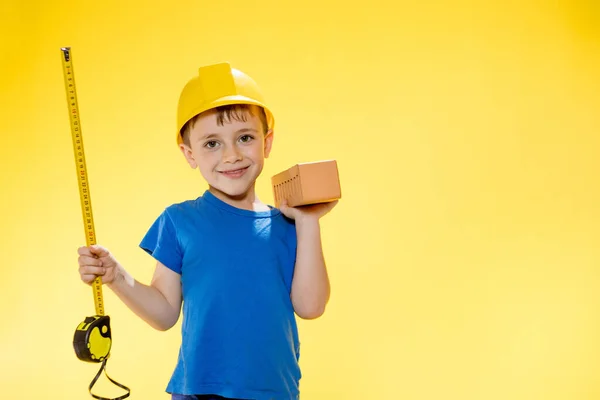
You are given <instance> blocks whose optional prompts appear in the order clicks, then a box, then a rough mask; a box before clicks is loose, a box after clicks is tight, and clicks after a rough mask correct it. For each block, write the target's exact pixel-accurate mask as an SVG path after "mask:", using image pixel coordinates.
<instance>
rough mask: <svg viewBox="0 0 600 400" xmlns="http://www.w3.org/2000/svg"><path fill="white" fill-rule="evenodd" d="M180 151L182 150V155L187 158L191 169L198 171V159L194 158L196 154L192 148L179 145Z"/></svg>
mask: <svg viewBox="0 0 600 400" xmlns="http://www.w3.org/2000/svg"><path fill="white" fill-rule="evenodd" d="M179 150H181V153H182V154H183V156H184V157H185V159H186V161H187V162H188V164H190V167H191V168H192V169H196V168H197V167H198V164H197V163H196V159H195V158H194V154H193V153H192V149H191V148H190V146H188V145H186V144H183V143H181V144H180V145H179Z"/></svg>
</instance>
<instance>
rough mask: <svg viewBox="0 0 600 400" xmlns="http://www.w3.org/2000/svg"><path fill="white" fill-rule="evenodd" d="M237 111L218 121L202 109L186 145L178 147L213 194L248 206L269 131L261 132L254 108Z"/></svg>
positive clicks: (266, 152) (268, 142)
mask: <svg viewBox="0 0 600 400" xmlns="http://www.w3.org/2000/svg"><path fill="white" fill-rule="evenodd" d="M250 110H252V112H250ZM241 113H243V115H244V117H245V118H229V119H228V120H226V121H222V124H220V123H219V121H218V118H217V113H216V112H215V111H214V110H211V111H207V112H205V113H203V114H202V115H200V116H199V117H198V118H197V119H196V121H195V123H194V125H193V127H192V129H191V132H190V137H189V143H190V145H189V146H187V145H185V144H182V145H180V147H181V151H182V152H183V154H184V156H185V157H186V159H187V161H188V163H189V164H190V166H191V167H192V168H196V167H197V168H199V169H200V173H201V174H202V176H203V177H204V179H205V180H206V181H207V182H208V184H209V187H210V189H209V190H210V191H211V192H212V193H213V194H214V195H215V196H216V197H218V198H220V199H221V200H223V201H225V202H227V203H230V204H232V205H235V206H237V207H241V208H248V209H252V207H253V203H254V201H255V193H254V186H255V181H256V179H257V178H258V176H259V175H260V173H261V172H262V169H263V165H264V159H265V158H266V157H268V155H269V152H270V150H271V144H272V141H273V134H272V132H267V133H266V134H265V133H263V132H264V127H263V126H262V123H261V121H260V119H259V117H258V110H257V109H255V108H250V109H249V110H245V111H241ZM243 119H245V121H244V120H243Z"/></svg>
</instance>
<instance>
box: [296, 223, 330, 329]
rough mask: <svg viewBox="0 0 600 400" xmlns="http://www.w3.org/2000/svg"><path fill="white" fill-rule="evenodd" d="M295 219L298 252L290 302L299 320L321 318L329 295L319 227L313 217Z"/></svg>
mask: <svg viewBox="0 0 600 400" xmlns="http://www.w3.org/2000/svg"><path fill="white" fill-rule="evenodd" d="M295 220H296V234H297V237H298V249H297V252H296V267H295V271H294V278H293V281H292V292H291V299H292V304H293V306H294V311H295V312H296V314H298V316H299V317H301V318H304V319H314V318H318V317H320V316H321V315H323V313H324V312H325V306H326V305H327V302H328V301H329V295H330V285H329V277H328V275H327V268H326V265H325V259H324V256H323V248H322V245H321V228H320V224H319V218H318V217H315V216H311V215H305V216H296V218H295Z"/></svg>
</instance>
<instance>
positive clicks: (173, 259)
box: [78, 63, 337, 400]
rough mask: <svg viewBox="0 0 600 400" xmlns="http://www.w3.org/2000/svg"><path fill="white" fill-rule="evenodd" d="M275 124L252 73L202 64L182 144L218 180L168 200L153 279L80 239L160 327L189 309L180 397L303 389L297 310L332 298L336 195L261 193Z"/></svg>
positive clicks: (270, 397)
mask: <svg viewBox="0 0 600 400" xmlns="http://www.w3.org/2000/svg"><path fill="white" fill-rule="evenodd" d="M273 126H274V119H273V115H272V114H271V111H270V110H269V109H268V107H266V105H265V104H264V101H263V98H262V95H261V93H260V90H259V88H258V86H257V85H256V83H255V82H254V81H253V80H252V79H251V78H250V77H249V76H248V75H246V74H244V73H243V72H241V71H239V70H236V69H233V68H231V67H230V66H229V64H227V63H220V64H214V65H209V66H205V67H201V68H200V69H199V74H198V76H196V77H195V78H193V79H192V80H190V81H189V82H188V83H187V84H186V85H185V87H184V88H183V91H182V93H181V95H180V98H179V103H178V112H177V143H178V145H179V148H180V150H181V152H182V154H183V155H184V157H185V159H186V160H187V162H188V163H189V165H190V167H191V168H194V169H195V168H198V169H199V170H200V173H201V174H202V176H203V178H204V179H205V180H206V182H207V183H208V189H206V190H205V191H204V192H203V193H202V194H201V195H200V197H198V198H196V199H194V200H188V201H184V202H181V203H178V204H173V205H171V206H169V207H167V208H166V209H164V211H163V212H162V213H161V214H160V215H159V217H158V218H157V219H156V221H155V222H154V223H153V224H152V225H151V227H150V229H149V230H148V232H147V233H146V235H145V236H144V237H143V239H142V241H141V243H140V247H141V248H142V249H143V250H144V251H146V252H147V253H148V254H150V255H151V256H152V257H153V258H155V259H156V267H155V271H154V275H153V277H152V280H151V283H150V284H149V285H145V284H142V283H140V282H139V281H137V280H136V279H134V278H133V277H132V276H131V275H130V274H129V273H128V272H127V271H126V270H125V268H124V267H123V266H122V265H121V264H120V263H119V262H118V261H117V260H116V259H115V257H114V256H113V255H112V254H111V253H110V251H109V250H107V249H106V248H104V247H102V246H100V245H96V246H90V247H81V248H79V250H78V254H79V260H78V261H79V273H80V275H81V279H82V281H84V282H85V283H87V284H90V283H91V282H92V281H93V280H94V279H95V278H96V277H97V276H100V277H101V278H102V282H103V284H105V285H106V286H107V287H109V288H110V289H111V290H112V291H113V292H114V293H115V294H116V295H117V296H118V297H119V298H120V299H121V300H122V301H123V302H124V303H125V304H126V305H127V306H128V307H129V308H130V309H131V310H132V311H133V312H134V313H135V314H136V315H138V316H139V317H140V318H142V319H143V320H144V321H146V322H147V323H148V324H149V325H151V326H152V327H154V328H155V329H159V330H167V329H169V328H171V327H172V326H173V325H175V323H176V322H177V321H178V319H179V315H180V311H181V310H182V309H183V321H182V330H181V335H182V342H181V347H180V350H179V356H178V361H177V364H176V366H175V370H174V372H173V375H172V377H171V379H170V381H169V383H168V385H167V388H166V391H167V392H168V393H171V395H172V399H173V400H191V399H211V400H212V399H244V400H246V399H253V400H291V399H299V381H300V378H301V372H300V368H299V366H298V359H299V354H300V353H299V347H300V344H299V339H298V331H297V326H296V320H295V315H294V314H297V315H298V316H299V317H300V318H304V319H313V318H318V317H319V316H321V315H322V314H323V312H324V310H325V307H326V304H327V302H328V300H329V291H330V287H329V279H328V275H327V270H326V266H325V261H324V258H323V253H322V247H321V238H320V226H319V219H320V218H321V217H322V216H324V215H325V214H327V213H328V212H329V211H330V210H331V209H332V208H333V207H334V206H335V205H336V204H337V201H336V202H332V203H328V204H318V205H313V206H306V207H298V208H292V207H288V206H286V205H285V204H283V205H282V206H281V207H280V208H279V209H276V208H274V207H271V206H268V205H266V204H264V203H262V202H261V201H260V200H259V198H258V197H257V195H256V193H255V181H256V179H257V178H258V176H259V175H260V174H261V172H262V169H263V164H264V159H265V158H267V157H268V156H269V153H270V152H271V148H272V144H273V136H274V131H273Z"/></svg>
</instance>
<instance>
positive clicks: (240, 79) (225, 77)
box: [177, 62, 275, 144]
mask: <svg viewBox="0 0 600 400" xmlns="http://www.w3.org/2000/svg"><path fill="white" fill-rule="evenodd" d="M229 104H254V105H257V106H259V107H262V108H263V109H264V110H265V114H266V116H267V125H268V127H267V128H268V129H269V130H272V129H273V127H274V124H275V121H274V118H273V115H272V113H271V111H270V110H269V108H268V107H267V106H266V105H265V102H264V99H263V95H262V93H261V90H260V88H259V87H258V85H257V84H256V82H255V81H254V80H253V79H252V78H251V77H250V76H248V75H246V74H245V73H243V72H242V71H239V70H237V69H235V68H232V67H231V66H230V65H229V63H226V62H224V63H218V64H212V65H206V66H203V67H200V69H199V70H198V76H195V77H194V78H192V79H191V80H190V81H188V83H187V84H186V85H185V86H184V88H183V90H182V91H181V95H180V96H179V103H178V105H177V144H180V143H182V138H181V128H183V126H184V125H185V124H186V122H188V121H189V120H190V119H192V118H194V117H195V116H196V115H198V114H200V113H202V112H204V111H207V110H209V109H211V108H215V107H219V106H224V105H229Z"/></svg>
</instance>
